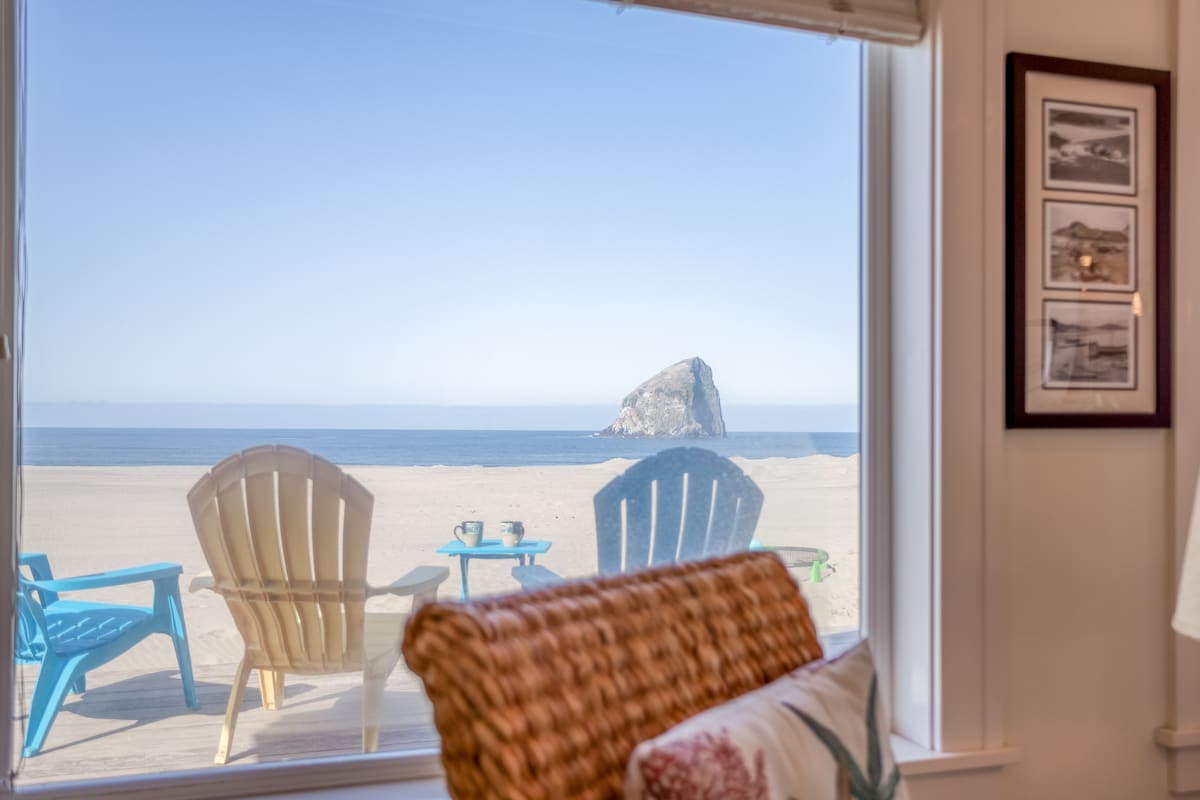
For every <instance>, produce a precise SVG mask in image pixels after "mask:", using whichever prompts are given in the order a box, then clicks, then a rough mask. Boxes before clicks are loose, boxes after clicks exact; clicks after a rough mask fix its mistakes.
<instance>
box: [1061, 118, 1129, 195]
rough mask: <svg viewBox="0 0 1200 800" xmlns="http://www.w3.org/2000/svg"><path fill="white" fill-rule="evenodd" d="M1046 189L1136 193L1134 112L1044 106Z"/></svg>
mask: <svg viewBox="0 0 1200 800" xmlns="http://www.w3.org/2000/svg"><path fill="white" fill-rule="evenodd" d="M1043 106H1044V118H1043V126H1044V129H1045V137H1044V138H1045V158H1044V171H1045V184H1046V188H1047V189H1067V190H1071V191H1080V192H1104V193H1109V194H1129V195H1132V194H1136V193H1137V164H1136V160H1137V150H1136V144H1137V133H1136V131H1137V111H1135V110H1134V109H1132V108H1116V107H1109V106H1095V105H1084V104H1081V103H1067V102H1063V101H1059V100H1046V101H1045V102H1044V103H1043Z"/></svg>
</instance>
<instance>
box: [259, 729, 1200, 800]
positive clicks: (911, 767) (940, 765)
mask: <svg viewBox="0 0 1200 800" xmlns="http://www.w3.org/2000/svg"><path fill="white" fill-rule="evenodd" d="M1191 735H1192V736H1193V737H1194V741H1195V743H1196V745H1200V731H1195V732H1193V733H1192V734H1191ZM1190 746H1195V745H1190ZM892 752H894V753H895V755H896V763H897V764H899V765H900V773H901V774H902V775H903V776H904V777H906V778H912V777H916V776H922V775H941V774H946V773H952V772H970V771H973V770H981V769H999V768H1000V767H1005V766H1008V765H1009V764H1015V763H1016V762H1018V761H1020V760H1021V750H1020V748H1016V747H1000V748H995V749H991V750H972V751H969V752H965V753H938V752H935V751H933V750H926V749H925V748H923V747H921V746H920V745H918V744H915V743H913V742H910V741H909V740H908V739H904V738H902V737H899V736H893V737H892ZM272 797H274V798H279V800H333V798H335V797H336V798H338V800H384V798H387V800H443V798H448V797H449V795H448V794H446V789H445V785H444V784H443V783H442V781H441V780H418V781H404V782H396V783H386V784H376V785H374V786H360V787H355V788H345V789H324V790H314V791H310V792H294V793H290V794H282V795H272Z"/></svg>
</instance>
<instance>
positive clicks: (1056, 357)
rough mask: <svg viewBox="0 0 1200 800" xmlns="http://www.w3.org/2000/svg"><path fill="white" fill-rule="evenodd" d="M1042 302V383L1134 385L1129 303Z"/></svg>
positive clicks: (1069, 386) (1132, 325) (1074, 386)
mask: <svg viewBox="0 0 1200 800" xmlns="http://www.w3.org/2000/svg"><path fill="white" fill-rule="evenodd" d="M1042 305H1043V308H1044V309H1045V311H1044V312H1043V314H1042V319H1043V320H1044V322H1043V330H1044V331H1045V340H1044V341H1045V344H1044V346H1043V348H1042V354H1043V355H1042V387H1043V388H1046V389H1084V390H1087V389H1136V388H1137V369H1136V366H1137V346H1136V341H1137V318H1136V317H1135V316H1134V314H1133V305H1132V303H1128V302H1126V303H1107V302H1100V303H1093V302H1091V301H1077V300H1046V301H1044V302H1043V304H1042Z"/></svg>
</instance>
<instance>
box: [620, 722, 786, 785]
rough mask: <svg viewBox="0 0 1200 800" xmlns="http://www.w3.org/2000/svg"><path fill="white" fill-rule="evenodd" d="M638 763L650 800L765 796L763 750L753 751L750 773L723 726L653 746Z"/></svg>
mask: <svg viewBox="0 0 1200 800" xmlns="http://www.w3.org/2000/svg"><path fill="white" fill-rule="evenodd" d="M639 766H640V769H641V772H642V781H643V782H644V783H645V785H646V797H647V798H651V800H767V776H766V774H765V772H764V765H763V751H762V750H759V751H758V752H757V753H755V754H754V776H753V777H751V775H750V771H749V770H748V769H746V764H745V762H744V761H743V760H742V754H741V752H740V751H739V750H738V749H737V746H736V745H734V743H733V741H732V740H731V739H730V738H729V733H728V731H725V730H722V731H721V733H720V735H718V736H714V735H712V734H711V733H707V732H704V733H698V734H696V735H695V736H692V737H689V738H687V739H680V740H678V741H674V742H671V743H669V744H665V745H662V746H661V747H656V748H654V749H653V750H651V751H650V753H649V754H648V755H647V756H646V757H645V758H643V759H642V762H641V764H640V765H639Z"/></svg>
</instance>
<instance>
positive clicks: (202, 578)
mask: <svg viewBox="0 0 1200 800" xmlns="http://www.w3.org/2000/svg"><path fill="white" fill-rule="evenodd" d="M216 586H217V579H216V578H214V577H213V574H212V573H211V572H209V571H208V570H205V571H204V572H201V573H200V574H199V575H197V576H196V577H194V578H192V580H191V582H190V583H189V584H188V593H189V594H195V593H196V592H202V591H204V590H205V589H207V590H208V591H210V592H212V591H216Z"/></svg>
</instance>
